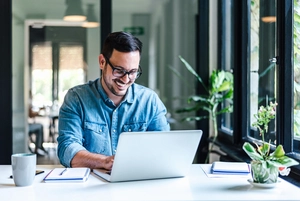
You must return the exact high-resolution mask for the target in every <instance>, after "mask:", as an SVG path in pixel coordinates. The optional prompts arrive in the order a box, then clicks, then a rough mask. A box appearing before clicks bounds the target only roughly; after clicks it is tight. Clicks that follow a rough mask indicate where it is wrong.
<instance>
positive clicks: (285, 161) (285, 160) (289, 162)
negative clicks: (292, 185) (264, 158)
mask: <svg viewBox="0 0 300 201" xmlns="http://www.w3.org/2000/svg"><path fill="white" fill-rule="evenodd" d="M269 162H270V163H272V164H273V165H274V166H277V167H282V166H284V167H290V166H294V165H299V163H298V162H297V161H296V160H294V159H292V158H290V157H288V156H282V157H280V158H276V159H275V160H273V159H272V160H271V161H269Z"/></svg>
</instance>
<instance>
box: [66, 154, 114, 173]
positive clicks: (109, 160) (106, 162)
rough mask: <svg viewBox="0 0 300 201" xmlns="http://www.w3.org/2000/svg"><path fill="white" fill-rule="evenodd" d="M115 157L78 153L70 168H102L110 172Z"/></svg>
mask: <svg viewBox="0 0 300 201" xmlns="http://www.w3.org/2000/svg"><path fill="white" fill-rule="evenodd" d="M114 158H115V156H105V155H102V154H95V153H90V152H88V151H79V152H78V153H77V154H75V156H74V158H73V159H72V161H71V167H88V168H90V169H95V168H103V169H106V170H111V168H112V166H113V163H114Z"/></svg>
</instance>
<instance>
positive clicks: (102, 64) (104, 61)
mask: <svg viewBox="0 0 300 201" xmlns="http://www.w3.org/2000/svg"><path fill="white" fill-rule="evenodd" d="M98 59H99V66H100V69H103V68H104V66H105V64H106V60H105V58H104V56H103V54H100V55H99V57H98Z"/></svg>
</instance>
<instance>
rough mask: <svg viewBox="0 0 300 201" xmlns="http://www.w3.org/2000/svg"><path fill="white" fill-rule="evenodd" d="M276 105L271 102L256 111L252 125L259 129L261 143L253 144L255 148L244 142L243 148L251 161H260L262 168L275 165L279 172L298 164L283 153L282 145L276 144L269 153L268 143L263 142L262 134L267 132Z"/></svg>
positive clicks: (274, 113)
mask: <svg viewBox="0 0 300 201" xmlns="http://www.w3.org/2000/svg"><path fill="white" fill-rule="evenodd" d="M276 105H277V103H272V102H271V103H270V105H267V106H266V107H264V106H261V107H260V108H259V111H258V113H257V114H255V115H254V117H255V118H256V122H254V123H253V124H252V126H254V127H256V128H257V129H258V130H259V133H260V135H261V137H262V145H261V146H259V145H257V144H255V145H256V148H254V147H253V146H252V145H251V144H250V143H249V142H245V143H244V145H243V149H244V151H245V152H246V153H247V154H248V156H249V157H250V158H251V159H252V160H253V161H257V162H259V163H261V164H262V167H263V168H270V167H277V170H278V171H279V172H280V171H282V170H286V168H287V167H290V166H293V165H298V164H299V163H298V162H297V161H295V160H294V159H292V158H289V157H288V156H286V155H285V151H284V149H283V146H282V145H278V146H277V147H276V149H275V151H274V152H272V153H271V151H270V148H271V145H270V143H268V142H265V139H264V135H265V133H267V132H268V124H269V122H270V121H271V120H272V119H274V118H275V115H276ZM287 171H289V169H287Z"/></svg>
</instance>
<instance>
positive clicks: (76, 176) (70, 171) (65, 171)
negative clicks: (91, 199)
mask: <svg viewBox="0 0 300 201" xmlns="http://www.w3.org/2000/svg"><path fill="white" fill-rule="evenodd" d="M89 175H90V169H89V168H85V167H83V168H54V169H53V170H51V171H50V172H49V174H47V175H46V177H45V178H44V182H46V183H47V182H85V181H86V180H87V179H88V177H89Z"/></svg>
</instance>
